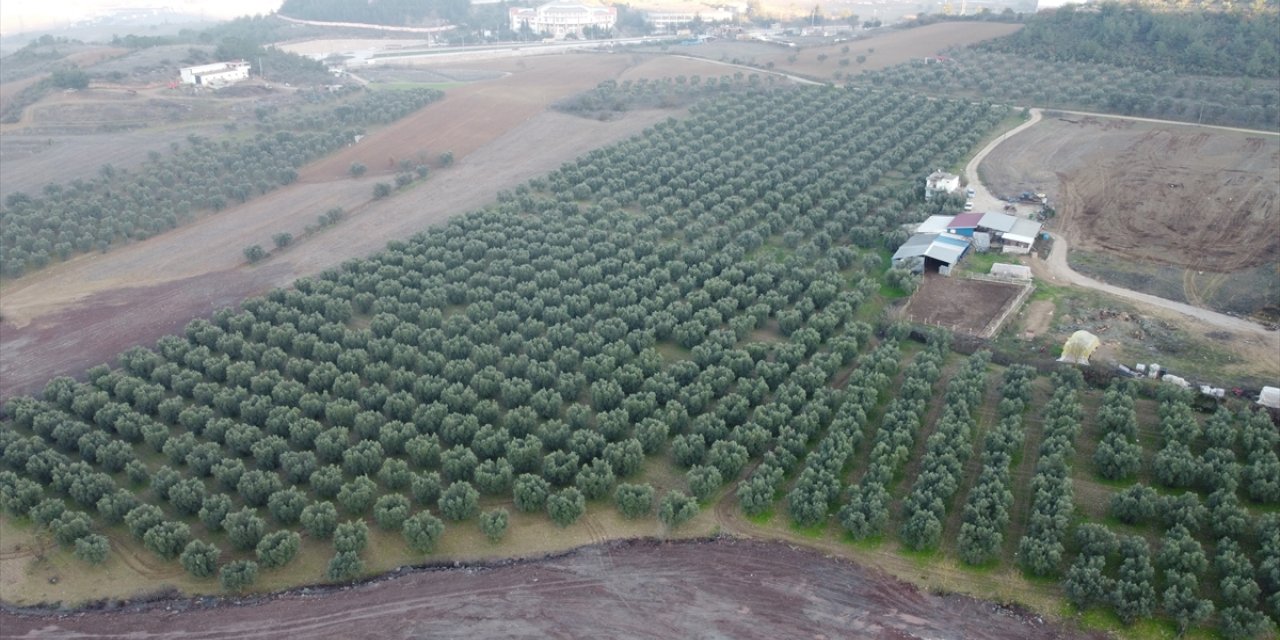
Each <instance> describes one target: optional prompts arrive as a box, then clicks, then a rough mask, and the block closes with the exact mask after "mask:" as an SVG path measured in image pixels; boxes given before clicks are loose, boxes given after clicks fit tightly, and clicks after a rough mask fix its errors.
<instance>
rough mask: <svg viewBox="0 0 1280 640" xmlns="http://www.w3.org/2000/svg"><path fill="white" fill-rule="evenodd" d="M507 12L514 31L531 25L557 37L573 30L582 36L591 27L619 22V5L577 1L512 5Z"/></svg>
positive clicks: (600, 26)
mask: <svg viewBox="0 0 1280 640" xmlns="http://www.w3.org/2000/svg"><path fill="white" fill-rule="evenodd" d="M507 15H508V16H509V17H510V18H511V30H512V31H520V29H521V28H523V27H524V26H525V25H528V26H529V29H531V30H532V31H533V32H534V33H546V34H549V35H550V36H551V37H553V38H555V39H557V40H561V39H564V38H566V37H568V36H569V35H570V34H572V35H574V36H577V37H582V36H583V35H584V34H585V32H586V30H587V28H588V27H595V28H597V29H612V28H613V26H614V25H616V24H617V23H618V10H617V9H616V8H614V7H597V6H592V5H588V4H581V3H577V2H549V3H547V4H544V5H542V6H540V7H537V8H533V9H530V8H526V7H511V8H510V9H508V10H507Z"/></svg>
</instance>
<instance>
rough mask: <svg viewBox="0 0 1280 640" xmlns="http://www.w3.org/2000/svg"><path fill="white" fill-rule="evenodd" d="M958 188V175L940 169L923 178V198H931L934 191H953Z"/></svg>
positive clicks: (943, 192)
mask: <svg viewBox="0 0 1280 640" xmlns="http://www.w3.org/2000/svg"><path fill="white" fill-rule="evenodd" d="M959 188H960V176H957V175H954V174H950V173H947V172H945V171H942V170H938V171H934V172H933V173H931V174H929V177H927V178H925V180H924V199H925V200H928V199H930V198H932V197H933V195H934V194H935V193H940V194H942V195H946V194H948V193H955V192H956V190H957V189H959Z"/></svg>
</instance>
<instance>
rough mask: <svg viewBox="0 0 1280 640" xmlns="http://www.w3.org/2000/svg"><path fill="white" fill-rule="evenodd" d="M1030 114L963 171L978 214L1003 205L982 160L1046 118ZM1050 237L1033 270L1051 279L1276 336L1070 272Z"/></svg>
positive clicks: (1061, 244) (1061, 243)
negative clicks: (986, 179)
mask: <svg viewBox="0 0 1280 640" xmlns="http://www.w3.org/2000/svg"><path fill="white" fill-rule="evenodd" d="M1030 111H1031V118H1030V119H1028V120H1027V121H1026V122H1024V123H1022V124H1020V125H1018V126H1017V127H1014V128H1013V129H1010V130H1009V131H1006V132H1005V133H1004V134H1002V135H1001V136H999V137H998V138H996V139H995V140H992V141H991V142H990V143H989V144H987V146H985V147H983V148H982V150H981V151H979V152H978V153H977V155H975V156H974V157H973V159H972V160H970V161H969V164H967V165H965V168H964V175H965V180H966V181H968V183H969V188H971V189H973V190H974V191H975V193H976V195H974V197H973V204H974V210H975V211H1000V210H1001V208H1002V207H1003V205H1004V203H1003V202H1002V201H1000V200H999V199H998V198H996V197H995V196H994V195H992V194H991V191H990V190H989V189H987V186H986V185H984V184H983V183H982V181H981V180H980V179H979V173H978V165H980V164H981V163H982V161H983V159H985V158H986V157H987V155H988V154H990V153H991V151H992V150H994V149H995V148H996V147H998V146H1000V144H1001V143H1003V142H1004V141H1006V140H1008V139H1009V138H1011V137H1013V136H1015V135H1017V134H1018V133H1020V132H1022V131H1024V130H1026V129H1028V128H1030V127H1031V126H1033V125H1035V124H1036V123H1037V122H1040V120H1041V119H1042V117H1043V114H1042V112H1041V110H1040V109H1031V110H1030ZM1063 113H1075V114H1079V115H1090V116H1098V117H1114V116H1105V114H1087V113H1084V112H1066V111H1064V112H1063ZM1126 119H1129V120H1140V121H1143V122H1155V123H1159V124H1170V125H1182V126H1187V123H1185V122H1172V121H1168V120H1151V119H1146V118H1127V117H1126ZM1190 126H1201V125H1190ZM1216 128H1219V129H1227V128H1228V127H1216ZM1233 130H1234V131H1250V130H1248V129H1233ZM1050 236H1051V237H1052V238H1053V249H1052V251H1051V252H1050V254H1049V258H1048V260H1040V259H1038V258H1035V257H1032V266H1033V267H1038V268H1039V270H1041V271H1046V272H1047V273H1048V275H1049V276H1050V277H1051V278H1052V279H1056V280H1061V281H1064V282H1066V283H1069V284H1073V285H1076V286H1079V287H1084V288H1086V289H1094V290H1096V291H1101V292H1103V293H1107V294H1110V295H1113V296H1116V297H1119V298H1125V299H1127V300H1133V301H1135V302H1141V303H1144V304H1149V305H1151V306H1154V307H1160V308H1162V309H1168V310H1170V311H1175V312H1177V313H1181V314H1183V315H1186V316H1190V317H1192V318H1194V319H1196V320H1198V321H1200V322H1203V323H1205V324H1209V325H1212V326H1214V327H1217V328H1219V329H1225V330H1227V331H1235V332H1240V333H1244V334H1249V335H1260V336H1268V337H1269V336H1271V335H1273V334H1272V333H1271V332H1270V331H1269V330H1268V329H1267V328H1266V327H1263V326H1262V325H1260V324H1258V323H1256V322H1251V321H1249V320H1245V319H1242V318H1236V317H1234V316H1229V315H1226V314H1224V313H1218V312H1216V311H1210V310H1208V309H1202V308H1200V307H1194V306H1191V305H1189V304H1185V303H1182V302H1175V301H1173V300H1169V299H1167V298H1161V297H1158V296H1153V295H1150V294H1146V293H1141V292H1139V291H1133V290H1131V289H1125V288H1122V287H1117V286H1114V285H1110V284H1107V283H1105V282H1100V281H1098V280H1095V279H1093V278H1090V277H1089V276H1086V275H1084V274H1081V273H1078V272H1077V271H1075V270H1074V269H1072V268H1071V265H1070V264H1068V263H1067V249H1068V245H1067V239H1066V238H1064V237H1063V236H1061V235H1059V234H1050Z"/></svg>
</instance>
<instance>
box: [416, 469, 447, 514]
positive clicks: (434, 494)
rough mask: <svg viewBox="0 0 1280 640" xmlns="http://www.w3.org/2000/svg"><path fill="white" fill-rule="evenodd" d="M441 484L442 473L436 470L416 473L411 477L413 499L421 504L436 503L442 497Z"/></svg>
mask: <svg viewBox="0 0 1280 640" xmlns="http://www.w3.org/2000/svg"><path fill="white" fill-rule="evenodd" d="M440 486H441V482H440V474H439V473H438V472H435V471H432V472H430V473H415V474H413V475H412V476H411V477H410V479H409V490H410V493H412V494H413V501H414V502H416V503H417V504H419V505H425V506H430V505H434V504H436V502H437V501H438V500H439V499H440Z"/></svg>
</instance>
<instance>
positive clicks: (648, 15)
mask: <svg viewBox="0 0 1280 640" xmlns="http://www.w3.org/2000/svg"><path fill="white" fill-rule="evenodd" d="M736 17H737V14H736V13H735V12H734V11H733V10H732V9H729V8H726V7H715V8H709V9H700V10H697V11H647V12H645V14H644V19H645V21H646V22H648V23H649V24H650V25H651V26H652V27H653V30H654V31H672V32H674V31H675V30H676V29H678V28H680V27H684V26H687V25H689V24H690V23H692V22H696V21H700V22H702V23H704V24H712V23H716V22H733V20H734V18H736Z"/></svg>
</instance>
